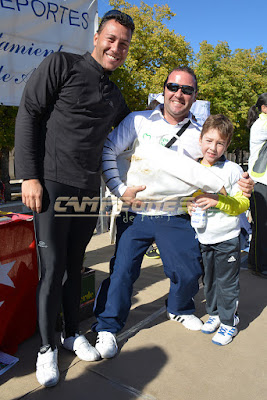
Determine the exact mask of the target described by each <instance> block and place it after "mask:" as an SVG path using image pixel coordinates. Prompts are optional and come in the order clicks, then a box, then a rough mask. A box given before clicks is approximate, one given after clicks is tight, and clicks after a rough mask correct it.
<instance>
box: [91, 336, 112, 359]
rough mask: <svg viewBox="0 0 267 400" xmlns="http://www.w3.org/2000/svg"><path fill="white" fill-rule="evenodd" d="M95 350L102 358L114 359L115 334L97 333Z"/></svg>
mask: <svg viewBox="0 0 267 400" xmlns="http://www.w3.org/2000/svg"><path fill="white" fill-rule="evenodd" d="M95 348H96V350H97V351H98V353H99V354H100V355H101V357H102V358H112V357H114V356H115V355H116V354H117V352H118V345H117V341H116V337H115V334H113V333H111V332H108V331H100V332H98V334H97V339H96V345H95Z"/></svg>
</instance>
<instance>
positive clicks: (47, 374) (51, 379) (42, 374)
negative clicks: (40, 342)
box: [36, 346, 59, 387]
mask: <svg viewBox="0 0 267 400" xmlns="http://www.w3.org/2000/svg"><path fill="white" fill-rule="evenodd" d="M57 355H58V350H57V348H55V350H52V349H51V347H50V346H48V349H41V350H40V352H39V353H38V357H37V362H36V378H37V380H38V382H39V383H40V384H41V385H43V386H45V387H51V386H55V385H56V384H57V383H58V381H59V370H58V366H57Z"/></svg>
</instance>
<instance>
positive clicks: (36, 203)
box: [21, 179, 43, 213]
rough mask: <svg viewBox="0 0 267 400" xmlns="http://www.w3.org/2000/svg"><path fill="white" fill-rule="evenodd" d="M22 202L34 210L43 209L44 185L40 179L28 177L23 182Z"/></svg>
mask: <svg viewBox="0 0 267 400" xmlns="http://www.w3.org/2000/svg"><path fill="white" fill-rule="evenodd" d="M21 191H22V202H23V203H24V204H25V206H27V207H29V208H30V209H31V210H32V211H36V212H37V213H40V212H41V210H42V198H43V187H42V185H41V183H40V181H39V180H38V179H28V180H26V181H23V182H22V185H21Z"/></svg>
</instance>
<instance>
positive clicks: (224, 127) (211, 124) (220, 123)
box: [200, 114, 234, 144]
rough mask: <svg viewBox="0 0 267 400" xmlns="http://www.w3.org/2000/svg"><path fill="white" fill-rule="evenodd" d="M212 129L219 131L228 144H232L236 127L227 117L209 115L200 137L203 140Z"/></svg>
mask: <svg viewBox="0 0 267 400" xmlns="http://www.w3.org/2000/svg"><path fill="white" fill-rule="evenodd" d="M210 129H217V130H218V131H219V132H220V135H221V136H222V137H223V138H224V139H226V140H227V144H229V143H230V142H231V140H232V137H233V133H234V126H233V124H232V122H231V121H230V119H229V118H227V117H226V116H225V115H223V114H216V115H209V116H208V118H207V119H206V121H205V122H204V124H203V127H202V131H201V133H200V137H201V138H202V137H203V136H204V135H205V133H207V132H208V131H209V130H210Z"/></svg>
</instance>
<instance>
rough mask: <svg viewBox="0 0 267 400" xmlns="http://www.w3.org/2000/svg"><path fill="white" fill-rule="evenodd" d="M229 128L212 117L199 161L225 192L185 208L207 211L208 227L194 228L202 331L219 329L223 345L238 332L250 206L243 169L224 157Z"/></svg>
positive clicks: (218, 339)
mask: <svg viewBox="0 0 267 400" xmlns="http://www.w3.org/2000/svg"><path fill="white" fill-rule="evenodd" d="M233 130H234V127H233V124H232V123H231V121H230V120H229V119H228V118H227V117H225V116H224V115H221V114H219V115H210V116H209V117H208V118H207V120H206V122H205V123H204V125H203V129H202V132H201V135H200V145H201V149H202V153H203V158H202V159H201V160H200V162H201V164H203V165H205V166H207V167H210V168H212V170H213V172H214V173H216V174H217V175H218V176H219V177H221V178H223V180H224V182H225V185H224V187H225V189H226V191H227V194H228V196H224V195H221V194H208V193H205V194H201V195H199V196H197V197H196V198H195V201H194V203H190V204H189V207H188V208H189V213H190V214H191V213H192V210H194V209H195V208H194V206H195V205H197V206H199V207H201V208H202V209H203V210H207V223H206V226H205V227H204V228H195V229H196V232H197V236H198V240H199V242H200V247H201V253H202V258H203V265H204V293H205V297H206V310H207V313H208V314H209V319H208V320H207V322H206V323H205V324H204V325H203V327H202V332H203V333H213V332H215V331H216V330H217V329H218V328H219V330H218V332H217V333H216V334H215V336H213V338H212V342H213V343H215V344H218V345H221V346H224V345H226V344H228V343H230V342H231V341H232V340H233V337H234V336H236V335H237V332H238V331H237V328H236V325H237V324H238V322H239V318H238V316H237V315H236V311H237V306H238V298H239V269H240V241H239V234H240V223H239V215H240V214H241V213H243V212H244V211H246V210H247V209H248V207H249V200H248V199H247V198H246V197H245V196H243V194H242V192H241V191H240V189H239V188H238V184H237V181H238V180H239V179H240V177H241V176H242V173H243V170H242V168H241V167H240V166H239V165H237V164H235V163H233V162H231V161H228V160H226V158H225V156H224V152H225V151H226V149H227V147H228V146H229V144H230V142H231V138H232V135H233Z"/></svg>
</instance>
